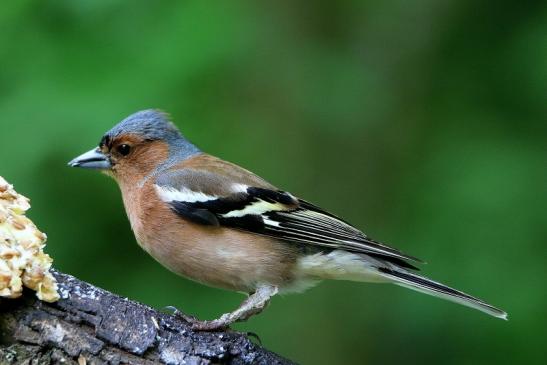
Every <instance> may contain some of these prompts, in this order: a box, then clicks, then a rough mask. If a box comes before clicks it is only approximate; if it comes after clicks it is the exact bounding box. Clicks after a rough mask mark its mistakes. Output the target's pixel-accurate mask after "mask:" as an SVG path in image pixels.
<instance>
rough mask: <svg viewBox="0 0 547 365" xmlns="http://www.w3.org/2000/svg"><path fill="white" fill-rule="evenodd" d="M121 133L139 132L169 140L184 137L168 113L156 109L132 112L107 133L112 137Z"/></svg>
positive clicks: (148, 137)
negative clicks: (170, 119)
mask: <svg viewBox="0 0 547 365" xmlns="http://www.w3.org/2000/svg"><path fill="white" fill-rule="evenodd" d="M121 134H137V135H140V136H142V137H143V138H146V139H149V140H158V139H161V140H165V141H167V142H174V141H176V140H178V139H181V138H182V135H181V134H180V132H179V130H178V129H177V127H176V126H175V125H174V124H173V123H172V122H170V121H169V117H168V116H167V114H166V113H164V112H162V111H159V110H154V109H147V110H141V111H139V112H136V113H134V114H131V115H130V116H128V117H127V118H125V119H124V120H122V121H121V122H120V123H118V124H117V125H116V126H114V128H112V129H111V130H109V131H108V132H107V133H106V135H108V136H109V137H110V138H115V137H116V136H119V135H121Z"/></svg>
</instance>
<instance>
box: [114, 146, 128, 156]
mask: <svg viewBox="0 0 547 365" xmlns="http://www.w3.org/2000/svg"><path fill="white" fill-rule="evenodd" d="M116 149H117V150H118V152H119V153H120V155H122V156H127V155H128V154H129V152H131V146H129V145H128V144H121V145H119V146H118V147H117V148H116Z"/></svg>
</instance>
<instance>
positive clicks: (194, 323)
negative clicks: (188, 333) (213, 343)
mask: <svg viewBox="0 0 547 365" xmlns="http://www.w3.org/2000/svg"><path fill="white" fill-rule="evenodd" d="M188 322H189V323H190V325H191V328H192V329H193V330H194V331H221V330H226V329H228V328H229V327H230V325H231V324H232V323H233V320H230V318H229V316H228V315H226V314H225V315H222V316H221V317H220V318H218V319H213V320H211V321H200V320H198V319H196V318H195V317H194V318H193V320H191V321H188Z"/></svg>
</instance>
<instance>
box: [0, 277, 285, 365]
mask: <svg viewBox="0 0 547 365" xmlns="http://www.w3.org/2000/svg"><path fill="white" fill-rule="evenodd" d="M54 275H55V277H56V278H57V280H58V282H59V287H60V291H61V296H62V299H61V300H60V301H58V302H56V303H52V304H49V303H45V302H41V301H39V300H37V299H35V296H34V293H33V292H30V291H27V292H25V294H24V295H23V296H22V297H21V298H18V299H0V313H1V314H0V364H2V365H3V364H57V363H63V364H78V365H82V364H196V365H197V364H200V365H201V364H292V362H290V361H288V360H286V359H283V358H281V357H279V356H278V355H276V354H274V353H272V352H269V351H267V350H265V349H264V348H262V347H261V346H259V345H256V344H254V343H253V342H251V341H250V340H249V339H248V338H247V337H246V336H245V335H243V334H240V333H235V332H212V333H209V332H194V331H192V330H191V329H189V327H188V326H187V324H186V322H184V321H182V320H180V319H178V318H176V317H174V316H172V315H169V314H165V313H161V312H158V311H156V310H154V309H152V308H150V307H147V306H145V305H142V304H139V303H136V302H133V301H130V300H128V299H127V298H121V297H119V296H117V295H114V294H112V293H109V292H107V291H105V290H102V289H100V288H97V287H94V286H92V285H90V284H87V283H85V282H82V281H80V280H78V279H76V278H74V277H72V276H69V275H66V274H63V273H59V272H55V273H54Z"/></svg>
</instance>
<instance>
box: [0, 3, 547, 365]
mask: <svg viewBox="0 0 547 365" xmlns="http://www.w3.org/2000/svg"><path fill="white" fill-rule="evenodd" d="M546 15H547V7H546V6H545V3H544V2H543V3H542V2H540V1H527V2H514V1H486V2H476V1H472V0H469V1H462V0H454V1H434V0H429V1H416V2H407V1H402V0H400V1H339V2H295V1H275V2H252V1H248V2H247V1H237V2H210V1H112V0H109V1H106V0H104V1H97V0H93V1H91V0H88V1H83V0H80V1H69V0H65V1H61V0H58V1H38V0H36V1H30V0H27V1H17V2H7V3H5V4H3V5H2V10H1V11H0V27H1V29H0V30H1V31H0V62H1V66H0V111H1V116H0V131H1V132H0V133H1V134H0V143H1V144H0V154H1V156H2V157H1V158H0V175H2V176H4V177H5V178H6V179H7V180H8V181H10V182H11V183H13V184H15V187H16V189H17V190H18V191H19V192H21V193H24V194H25V195H27V196H29V197H31V198H32V204H33V207H32V210H31V211H30V217H31V218H32V219H33V220H34V221H35V222H36V223H37V224H38V226H39V227H40V228H41V229H42V230H44V231H45V232H47V234H48V236H49V245H48V247H47V251H48V252H49V253H50V254H51V255H52V256H53V257H54V258H55V265H56V267H57V268H58V269H60V270H62V271H65V272H67V273H70V274H73V275H76V276H78V277H79V278H81V279H83V280H86V281H89V282H91V283H93V284H96V285H99V286H102V287H104V288H106V289H108V290H110V291H113V292H116V293H119V294H121V295H123V296H127V297H130V298H132V299H135V300H138V301H141V302H143V303H146V304H149V305H151V306H154V307H157V308H161V307H163V306H166V305H174V306H177V307H179V308H182V309H184V310H185V311H187V312H189V313H195V314H197V315H198V316H199V317H202V318H212V317H214V316H217V315H219V314H220V313H222V312H224V311H227V310H231V309H233V308H234V307H235V306H236V305H237V304H238V303H239V302H240V300H241V299H242V297H241V295H240V294H236V293H230V292H226V291H222V290H217V289H211V288H208V287H205V286H202V285H199V284H196V283H193V282H190V281H187V280H185V279H180V278H179V277H177V276H175V275H174V274H171V273H170V272H168V271H167V270H165V269H163V268H162V267H161V266H160V265H159V264H157V263H156V262H154V261H153V260H152V259H151V258H150V257H148V256H147V255H146V254H145V253H144V252H143V251H141V249H140V248H139V247H138V246H137V245H136V244H135V241H134V238H133V235H132V233H131V230H130V227H129V224H128V221H127V218H126V216H125V212H124V210H123V206H122V201H121V198H120V193H119V191H118V188H117V186H116V184H115V183H114V181H111V180H109V179H108V178H106V177H105V176H102V175H100V174H98V173H93V172H90V171H83V170H76V169H69V168H68V167H67V166H66V163H67V161H68V160H70V159H71V158H73V157H75V156H76V155H78V154H80V153H81V152H84V151H87V150H88V149H90V148H92V147H93V146H95V145H96V144H97V142H98V141H99V139H100V137H101V136H102V134H103V133H104V132H105V131H106V130H107V129H109V128H110V127H111V126H112V125H114V124H115V123H116V122H118V121H119V120H121V119H122V118H124V117H125V116H126V115H128V114H130V113H132V112H134V111H137V110H140V109H145V108H151V107H154V108H161V109H164V110H166V111H168V112H170V113H171V114H172V116H173V118H174V120H175V122H176V124H177V125H178V126H179V127H180V128H181V129H182V131H183V132H184V134H185V135H186V136H187V137H188V138H189V139H190V140H192V141H193V142H195V143H196V144H197V145H199V146H200V147H201V148H202V149H203V150H205V151H207V152H209V153H212V154H215V155H219V156H221V157H223V158H225V159H227V160H230V161H233V162H236V163H239V164H241V165H242V166H244V167H246V168H249V169H251V170H253V171H255V172H257V173H258V174H260V175H262V176H264V177H265V178H267V179H268V180H270V181H271V182H273V183H274V184H276V185H278V186H280V187H282V188H284V189H286V190H289V191H291V192H293V193H294V194H296V195H299V196H301V197H303V198H306V199H308V200H311V201H313V202H315V203H317V204H319V205H321V206H323V207H325V208H327V209H329V210H331V211H333V212H335V213H337V214H339V215H341V216H343V217H345V218H346V219H347V220H349V221H350V222H352V223H354V224H355V225H356V226H357V227H360V228H362V229H364V230H365V231H366V232H368V233H369V234H370V235H371V236H372V237H375V238H378V239H380V240H383V241H385V242H388V243H391V244H392V245H394V246H396V247H398V248H400V249H402V250H403V251H405V252H409V253H411V254H414V255H416V256H418V257H421V258H423V259H425V260H426V261H428V262H429V264H428V265H427V266H426V267H425V268H424V269H425V273H427V274H428V275H430V276H431V277H433V278H436V279H438V280H441V281H444V282H446V283H448V284H452V285H454V286H455V287H457V288H459V289H462V290H466V291H468V292H470V293H471V294H475V295H477V296H479V297H481V298H485V299H487V300H488V301H489V302H491V303H492V304H494V305H497V306H500V307H501V308H503V309H505V310H507V311H508V312H509V316H510V321H509V322H504V321H501V320H498V319H495V318H490V317H488V316H486V315H484V314H482V313H480V312H477V311H473V310H470V309H467V308H465V307H460V306H457V305H455V304H451V303H448V302H443V301H441V300H438V299H434V298H431V297H427V296H424V295H420V294H417V293H414V292H411V291H408V290H405V289H401V288H397V287H395V286H380V285H378V286H376V285H366V284H358V283H350V282H325V283H323V284H321V285H320V286H318V287H316V288H314V289H312V290H310V291H308V292H307V293H305V294H303V295H292V296H285V297H277V298H274V300H273V303H272V305H271V306H270V307H269V308H268V310H267V311H266V312H265V313H263V314H262V315H260V316H258V317H255V318H252V319H251V320H250V321H249V322H247V323H245V324H239V325H236V326H235V328H237V329H239V330H251V331H254V332H256V333H258V334H260V336H261V338H262V340H263V343H264V345H265V346H266V347H267V348H269V349H271V350H273V351H276V352H278V353H280V354H282V355H283V356H286V357H288V358H290V359H293V360H295V361H298V362H301V363H303V364H344V363H382V364H399V363H409V364H414V363H443V364H462V363H466V364H477V363H496V364H502V363H504V364H514V363H528V364H529V363H541V362H543V361H544V360H545V358H544V353H545V348H544V347H545V341H546V336H547V333H546V330H545V325H546V322H545V313H546V308H547V298H546V297H547V295H546V290H545V289H546V286H545V277H546V266H545V265H546V262H545V258H546V249H545V244H546V238H547V228H546V227H547V224H546V221H545V203H546V201H547V199H546V198H547V197H546V189H545V188H546V182H547V177H546V166H547V165H546V163H545V157H546V152H547V151H546V148H545V147H546V142H547V138H546V136H547V133H546V132H547V131H546V120H547V113H546V112H547V108H546V101H547V87H546V85H547V72H546V71H547V46H546V45H547V16H546ZM542 358H543V359H542Z"/></svg>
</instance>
